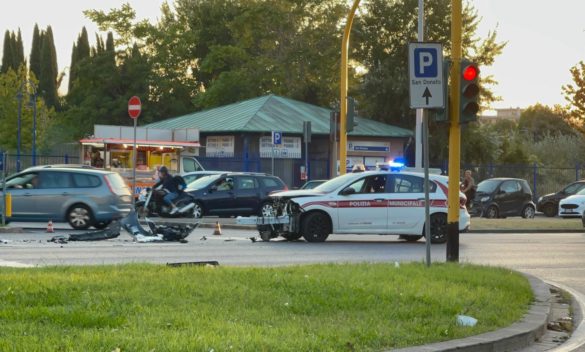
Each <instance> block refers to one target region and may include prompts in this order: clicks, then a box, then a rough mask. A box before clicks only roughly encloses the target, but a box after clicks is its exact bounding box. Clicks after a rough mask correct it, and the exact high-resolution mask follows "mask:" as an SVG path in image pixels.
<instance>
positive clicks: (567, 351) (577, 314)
mask: <svg viewBox="0 0 585 352" xmlns="http://www.w3.org/2000/svg"><path fill="white" fill-rule="evenodd" d="M547 283H548V284H549V285H551V286H555V287H558V288H559V289H561V290H563V291H565V292H568V293H569V294H570V295H571V301H572V302H571V307H572V308H573V324H574V327H573V331H572V333H571V337H570V338H569V339H568V340H567V341H565V342H564V343H563V344H562V345H560V346H558V347H556V348H553V349H552V350H550V352H572V351H577V350H579V349H581V348H582V347H583V346H585V320H583V318H584V317H583V314H584V313H585V295H584V294H582V293H580V292H578V291H575V290H574V289H572V288H570V287H568V286H566V285H563V284H560V283H557V282H551V281H548V280H547ZM577 324H578V325H577Z"/></svg>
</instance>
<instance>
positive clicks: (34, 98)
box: [28, 80, 37, 166]
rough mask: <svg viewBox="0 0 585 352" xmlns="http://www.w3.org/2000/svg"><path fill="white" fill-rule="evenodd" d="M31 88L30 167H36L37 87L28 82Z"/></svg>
mask: <svg viewBox="0 0 585 352" xmlns="http://www.w3.org/2000/svg"><path fill="white" fill-rule="evenodd" d="M28 82H29V83H30V85H31V87H32V95H31V96H30V102H29V103H30V104H31V105H32V109H33V129H32V165H33V166H37V86H36V85H35V83H34V82H33V81H31V80H29V81H28Z"/></svg>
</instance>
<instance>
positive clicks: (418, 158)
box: [414, 0, 425, 170]
mask: <svg viewBox="0 0 585 352" xmlns="http://www.w3.org/2000/svg"><path fill="white" fill-rule="evenodd" d="M424 9H425V7H424V0H418V41H419V42H422V41H423V40H424V12H425V10H424ZM423 113H424V112H423V109H416V127H415V130H414V131H415V136H414V141H415V143H414V146H415V149H414V153H415V155H414V167H415V168H416V169H419V170H420V169H421V168H422V148H423V137H422V135H423V133H422V132H423V131H422V129H423Z"/></svg>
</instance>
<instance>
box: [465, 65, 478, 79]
mask: <svg viewBox="0 0 585 352" xmlns="http://www.w3.org/2000/svg"><path fill="white" fill-rule="evenodd" d="M478 73H479V70H478V69H477V66H475V65H469V66H467V67H465V68H464V69H463V79H464V80H466V81H473V80H474V79H475V78H476V77H477V74H478Z"/></svg>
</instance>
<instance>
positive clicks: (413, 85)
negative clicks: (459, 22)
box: [408, 43, 445, 109]
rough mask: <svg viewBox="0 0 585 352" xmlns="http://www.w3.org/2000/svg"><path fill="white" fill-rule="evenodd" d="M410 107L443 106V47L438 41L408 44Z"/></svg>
mask: <svg viewBox="0 0 585 352" xmlns="http://www.w3.org/2000/svg"><path fill="white" fill-rule="evenodd" d="M408 68H409V70H408V71H409V87H410V89H409V91H410V107H411V108H413V109H421V108H422V109H426V108H444V107H445V93H444V88H445V82H444V81H443V78H444V77H443V47H442V45H441V44H439V43H410V44H409V46H408Z"/></svg>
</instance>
